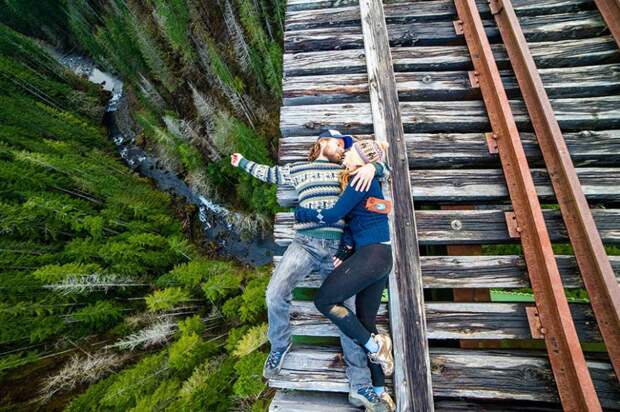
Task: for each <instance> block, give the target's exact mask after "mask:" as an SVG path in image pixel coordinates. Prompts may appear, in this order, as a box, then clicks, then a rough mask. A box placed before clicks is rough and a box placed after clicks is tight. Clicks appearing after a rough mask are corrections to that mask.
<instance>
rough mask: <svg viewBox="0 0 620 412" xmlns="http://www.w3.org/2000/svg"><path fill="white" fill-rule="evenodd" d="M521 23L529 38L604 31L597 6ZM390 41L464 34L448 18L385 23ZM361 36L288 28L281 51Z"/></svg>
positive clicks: (420, 41)
mask: <svg viewBox="0 0 620 412" xmlns="http://www.w3.org/2000/svg"><path fill="white" fill-rule="evenodd" d="M483 24H484V26H485V31H486V33H487V36H488V37H489V38H490V39H491V40H496V41H498V40H499V31H498V30H497V27H496V26H495V22H494V21H493V20H490V19H488V20H485V21H484V22H483ZM521 26H522V27H523V32H524V34H525V36H526V38H527V40H528V41H552V40H567V39H577V38H586V37H595V36H598V35H602V34H604V33H606V31H607V27H606V26H605V22H604V21H603V19H602V18H601V15H600V14H599V13H598V11H596V10H589V11H583V12H578V13H565V14H550V15H542V16H525V17H522V18H521ZM387 29H388V36H389V43H390V46H391V47H395V46H413V45H417V46H431V45H456V44H463V41H464V40H463V37H462V36H459V35H457V34H456V33H455V31H454V26H453V24H452V22H451V21H431V22H417V21H414V22H411V23H406V24H391V25H389V26H387ZM363 47H364V40H363V38H362V29H361V27H360V26H353V27H328V28H318V29H302V30H288V31H286V32H285V33H284V51H285V52H286V53H292V52H307V51H319V50H344V49H362V48H363Z"/></svg>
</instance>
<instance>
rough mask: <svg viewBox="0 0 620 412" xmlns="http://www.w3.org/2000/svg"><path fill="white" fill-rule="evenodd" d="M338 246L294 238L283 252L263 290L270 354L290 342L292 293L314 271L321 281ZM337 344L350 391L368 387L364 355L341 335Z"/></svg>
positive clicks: (349, 303)
mask: <svg viewBox="0 0 620 412" xmlns="http://www.w3.org/2000/svg"><path fill="white" fill-rule="evenodd" d="M339 244H340V240H330V239H318V238H314V237H310V236H306V235H303V234H300V233H296V234H295V238H294V239H293V242H292V243H291V244H290V245H289V246H288V248H287V249H286V252H284V255H283V256H282V260H281V261H280V263H279V264H278V266H277V267H276V269H275V271H274V272H273V275H272V276H271V280H270V281H269V285H268V286H267V292H266V298H267V316H268V318H269V329H268V331H267V337H268V338H269V342H270V343H271V350H283V349H285V348H286V347H287V346H288V344H289V343H290V342H291V327H290V323H289V310H290V303H291V299H292V291H293V289H294V288H295V286H296V285H297V284H298V283H299V282H300V281H301V280H302V279H303V278H305V277H306V276H307V275H309V274H310V273H312V272H315V271H318V272H319V273H320V275H321V277H322V278H323V279H325V278H326V277H327V275H328V274H329V273H331V271H332V270H333V268H334V266H333V262H332V257H333V256H334V254H335V253H336V250H337V249H338V245H339ZM344 304H345V305H347V306H348V307H349V308H354V307H355V296H352V297H351V298H349V299H347V300H346V301H345V302H344ZM340 343H341V345H342V352H343V354H344V361H345V365H346V374H347V378H348V379H349V384H350V386H351V389H353V390H357V389H358V388H360V387H362V386H366V385H371V384H372V383H371V382H372V381H371V378H370V370H369V369H368V358H367V356H366V351H365V350H364V349H363V348H362V347H361V346H359V345H358V344H356V343H355V342H354V341H353V340H352V339H351V338H349V337H348V336H346V335H345V334H344V333H342V332H340Z"/></svg>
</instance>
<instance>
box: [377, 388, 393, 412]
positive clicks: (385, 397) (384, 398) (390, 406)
mask: <svg viewBox="0 0 620 412" xmlns="http://www.w3.org/2000/svg"><path fill="white" fill-rule="evenodd" d="M379 398H381V400H382V401H383V403H385V404H386V405H387V407H388V410H389V411H390V412H394V411H395V410H396V404H395V403H394V401H393V400H392V397H391V396H390V394H389V393H388V392H387V391H383V392H381V395H379Z"/></svg>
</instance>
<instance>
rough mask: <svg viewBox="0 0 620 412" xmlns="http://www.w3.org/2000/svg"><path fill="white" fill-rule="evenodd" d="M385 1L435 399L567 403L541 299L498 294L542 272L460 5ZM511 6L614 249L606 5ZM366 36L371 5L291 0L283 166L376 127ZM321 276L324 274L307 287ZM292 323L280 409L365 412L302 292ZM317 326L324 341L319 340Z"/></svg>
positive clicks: (578, 283) (487, 20)
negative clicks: (521, 226)
mask: <svg viewBox="0 0 620 412" xmlns="http://www.w3.org/2000/svg"><path fill="white" fill-rule="evenodd" d="M384 3H385V4H384V5H383V8H384V14H385V22H386V23H387V34H388V37H389V46H390V52H391V56H392V61H393V70H394V78H395V81H396V90H397V94H398V100H399V103H398V108H399V110H400V115H401V120H402V126H403V130H404V132H405V134H404V141H405V144H406V154H407V159H408V165H409V169H410V171H409V176H407V179H410V184H411V189H412V195H413V199H414V201H415V208H416V210H415V222H416V229H417V240H418V245H419V250H420V255H421V256H420V257H419V259H416V260H418V262H417V264H419V266H420V268H421V272H420V273H421V282H422V286H423V287H424V290H425V297H426V301H425V302H424V308H425V316H426V324H427V330H426V331H427V339H429V341H428V342H429V345H430V372H431V378H432V388H433V395H434V404H435V409H436V410H471V409H478V410H498V411H499V410H502V411H510V410H516V409H517V408H518V409H519V410H560V408H561V406H560V404H559V402H560V398H559V396H558V390H557V386H556V383H555V380H554V375H553V373H552V371H551V368H550V365H549V361H548V358H547V354H546V351H545V349H544V348H545V346H544V344H543V343H542V342H543V341H542V340H540V339H534V337H533V335H532V330H531V328H530V324H529V323H528V316H527V307H528V306H533V303H523V302H489V301H488V300H489V297H490V295H489V293H488V291H489V289H492V288H523V287H530V283H529V276H528V267H527V265H526V264H525V262H524V259H523V256H522V255H520V253H521V248H520V245H519V239H515V238H513V237H511V235H510V233H509V228H508V226H507V223H506V217H505V214H504V212H506V211H511V210H512V209H513V206H512V203H511V200H510V196H509V192H508V189H507V186H506V180H505V177H504V172H503V169H502V164H501V162H500V158H499V156H498V155H497V154H493V153H490V152H489V146H488V145H487V139H486V136H485V133H489V132H492V130H491V124H490V122H489V118H488V116H487V109H486V107H485V104H484V102H483V100H482V95H481V91H480V88H477V87H473V86H472V84H471V82H470V77H469V73H468V72H469V71H471V70H473V64H472V61H471V59H470V56H469V52H468V48H467V46H466V43H465V39H464V37H463V36H462V35H459V34H457V33H456V31H455V27H454V24H453V21H454V20H456V19H457V12H456V9H455V7H454V2H453V1H452V0H432V1H412V0H410V1H407V0H403V1H393V0H391V1H385V2H384ZM476 3H477V5H478V7H479V11H480V15H481V17H482V20H483V24H484V29H485V32H486V35H487V37H488V39H489V41H490V43H491V49H492V51H493V55H494V57H495V61H496V63H497V65H498V67H499V69H500V74H501V80H502V83H503V85H504V89H505V90H506V93H507V95H508V98H509V99H510V106H511V108H512V112H513V115H514V119H515V121H516V124H517V126H518V128H519V132H520V137H521V141H522V143H523V148H524V150H525V155H526V157H527V160H528V163H529V165H530V167H531V168H532V170H531V172H532V176H533V179H534V183H535V186H536V193H537V195H538V198H539V200H540V202H541V203H542V206H543V215H544V218H545V222H546V225H547V229H548V232H549V235H550V238H551V241H552V242H553V243H554V250H555V251H556V263H557V266H558V269H559V272H560V275H561V278H562V282H563V283H564V287H565V288H568V289H573V288H582V287H583V282H582V280H581V276H580V271H579V268H578V265H577V264H576V261H575V258H574V257H573V256H570V255H569V253H570V252H569V251H570V248H568V247H567V246H566V244H567V243H568V235H567V230H566V227H565V226H564V223H563V220H562V216H561V214H560V212H559V210H558V209H557V200H556V198H555V193H554V190H553V188H552V186H551V184H550V181H549V176H548V173H547V172H546V169H545V161H544V160H543V156H542V155H541V151H540V148H539V146H538V142H537V139H536V136H535V134H534V129H533V126H532V124H531V122H530V118H529V115H528V110H527V108H526V106H525V104H524V102H523V99H522V96H521V91H520V88H519V85H518V83H517V81H516V79H515V75H514V73H513V71H512V68H511V63H510V61H509V59H508V56H507V53H506V50H505V47H504V44H503V42H502V38H501V36H500V32H499V30H498V28H497V26H496V23H495V20H494V18H493V16H492V14H491V12H490V10H489V7H488V3H487V2H486V1H477V2H476ZM512 4H513V5H514V8H515V11H516V13H517V15H518V16H519V23H520V25H521V28H522V30H523V32H524V35H525V38H526V39H527V43H528V46H529V48H530V50H531V53H532V55H533V57H534V60H535V63H536V65H537V67H538V69H539V73H540V75H541V78H542V80H543V83H544V86H545V90H546V92H547V94H548V95H549V97H550V99H551V104H552V107H553V110H554V113H555V116H556V118H557V120H558V122H559V125H560V127H561V129H562V132H563V135H564V139H565V141H566V144H567V146H568V151H569V153H570V155H571V158H572V160H573V162H574V164H575V166H576V172H577V175H578V177H579V181H580V183H581V185H582V189H583V192H584V194H585V196H586V199H587V201H588V203H589V205H590V207H591V209H592V215H593V217H594V220H595V223H596V226H597V228H598V231H599V234H600V237H601V239H602V241H603V243H604V244H605V245H610V246H613V245H618V244H619V243H620V207H619V205H620V202H619V197H620V182H619V180H620V52H619V50H618V45H617V44H616V42H615V40H614V38H613V37H612V35H611V34H610V32H609V31H608V29H607V28H606V24H605V20H604V19H603V18H602V17H601V14H600V12H599V10H598V9H597V7H596V3H595V2H594V1H591V0H513V1H512ZM362 33H363V30H362V23H361V21H360V5H359V3H358V1H357V0H289V1H288V11H287V19H286V33H285V55H284V73H285V78H284V98H283V107H282V110H281V130H282V135H283V139H282V140H281V141H280V162H281V163H285V162H291V161H297V160H303V159H304V158H305V153H306V152H307V150H308V149H309V147H310V145H311V143H312V142H313V141H314V139H315V136H316V135H317V134H318V132H319V131H320V130H322V129H325V128H336V129H339V130H341V131H342V132H346V133H352V134H356V136H357V137H359V138H363V139H373V138H375V137H377V136H375V131H376V130H375V129H374V128H373V123H375V127H376V121H375V120H374V118H375V113H373V109H371V94H370V93H369V87H368V74H367V61H366V56H367V52H366V51H365V49H364V47H365V41H366V42H367V41H368V39H365V38H364V36H363V34H362ZM278 198H279V201H280V203H281V204H282V205H284V206H294V205H295V203H296V197H295V194H294V193H293V192H292V191H291V190H287V189H286V188H282V189H281V190H280V191H279V193H278ZM292 234H293V232H292V216H291V214H290V213H282V214H279V215H278V216H277V217H276V226H275V235H276V239H277V241H278V242H279V243H281V244H283V245H286V244H287V243H288V242H290V239H291V238H292ZM277 261H278V258H276V263H277ZM609 261H610V263H611V265H612V267H613V270H614V272H615V274H616V277H617V278H620V257H618V256H610V257H609ZM318 286H319V280H318V277H317V276H315V275H311V276H309V277H308V278H306V279H305V280H304V281H303V282H302V283H301V284H300V285H298V287H299V288H300V289H301V288H304V289H308V288H309V289H313V288H316V287H318ZM452 289H454V290H453V291H452ZM464 289H465V290H464ZM391 292H392V291H391ZM463 292H465V293H463ZM467 292H471V293H469V294H468V293H467ZM468 296H469V298H468ZM481 296H482V300H483V301H480V300H481V298H480V297H481ZM468 300H469V301H468ZM485 300H486V301H485ZM570 311H571V313H572V316H573V320H574V323H575V327H576V330H577V334H578V336H579V339H580V340H581V342H582V343H597V342H598V343H599V347H600V342H601V335H600V333H599V330H598V327H597V325H596V319H595V316H594V315H593V312H592V308H591V306H590V305H589V304H583V303H573V304H571V305H570ZM379 316H380V319H379V321H380V325H381V328H384V329H386V330H388V329H389V317H390V314H389V302H388V303H386V305H384V306H382V308H381V310H380V313H379ZM291 318H292V324H293V330H294V335H296V336H298V337H304V339H305V340H302V341H303V342H304V343H303V344H301V343H300V344H297V345H294V348H293V350H292V352H291V354H290V355H289V356H288V357H287V359H286V361H285V364H284V368H283V371H282V373H281V375H280V376H279V377H278V378H277V379H272V380H271V381H270V385H271V386H272V387H274V388H277V389H278V393H277V395H276V397H275V398H274V401H273V403H272V405H271V410H272V411H324V410H325V409H326V408H330V409H331V410H333V411H334V412H340V411H351V410H355V409H354V408H351V407H350V406H349V405H348V404H347V402H346V395H345V394H344V392H346V391H347V390H348V386H347V382H346V377H345V375H344V369H343V367H344V364H343V361H342V355H341V353H340V348H339V347H338V341H337V340H336V339H335V336H336V330H335V327H334V326H333V325H331V323H330V322H329V321H328V320H326V319H325V318H323V317H322V316H320V314H319V313H318V312H317V311H316V309H315V308H314V307H313V305H312V303H311V302H308V301H304V300H303V299H302V298H301V297H300V298H299V299H297V300H295V301H294V302H293V308H292V311H291ZM404 333H405V335H406V334H407V331H404ZM317 337H318V338H319V341H320V342H321V343H316V344H314V343H313V342H314V341H313V339H317ZM317 342H318V341H317ZM324 342H327V346H326V345H325V344H324ZM519 348H527V350H524V349H519ZM586 348H587V349H591V348H594V349H596V346H593V345H589V346H586ZM397 358H398V355H397ZM586 358H587V359H588V363H587V367H588V369H589V372H590V376H591V379H592V382H593V384H594V387H595V389H596V393H597V396H598V399H599V401H600V403H601V405H602V407H603V408H605V409H606V410H607V409H609V410H613V409H618V410H620V385H619V384H618V381H617V379H616V377H615V375H614V371H613V368H612V367H611V364H610V362H609V359H608V357H607V354H606V353H604V352H597V351H586ZM393 389H394V388H391V390H392V391H393ZM396 389H397V391H398V390H400V389H399V388H398V387H397V388H396ZM403 410H404V409H403Z"/></svg>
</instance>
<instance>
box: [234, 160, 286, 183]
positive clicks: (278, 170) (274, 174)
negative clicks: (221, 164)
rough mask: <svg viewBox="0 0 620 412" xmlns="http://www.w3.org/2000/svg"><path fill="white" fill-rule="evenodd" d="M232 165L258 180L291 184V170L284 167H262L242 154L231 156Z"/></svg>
mask: <svg viewBox="0 0 620 412" xmlns="http://www.w3.org/2000/svg"><path fill="white" fill-rule="evenodd" d="M230 164H231V165H233V166H234V167H238V168H239V169H241V170H244V171H245V172H247V173H249V174H250V175H252V176H254V177H255V178H257V179H258V180H262V181H263V182H266V183H274V184H276V185H284V184H290V180H289V168H288V166H287V165H284V166H267V165H262V164H259V163H256V162H253V161H251V160H248V159H246V158H245V157H243V155H242V154H241V153H233V154H232V155H230Z"/></svg>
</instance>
